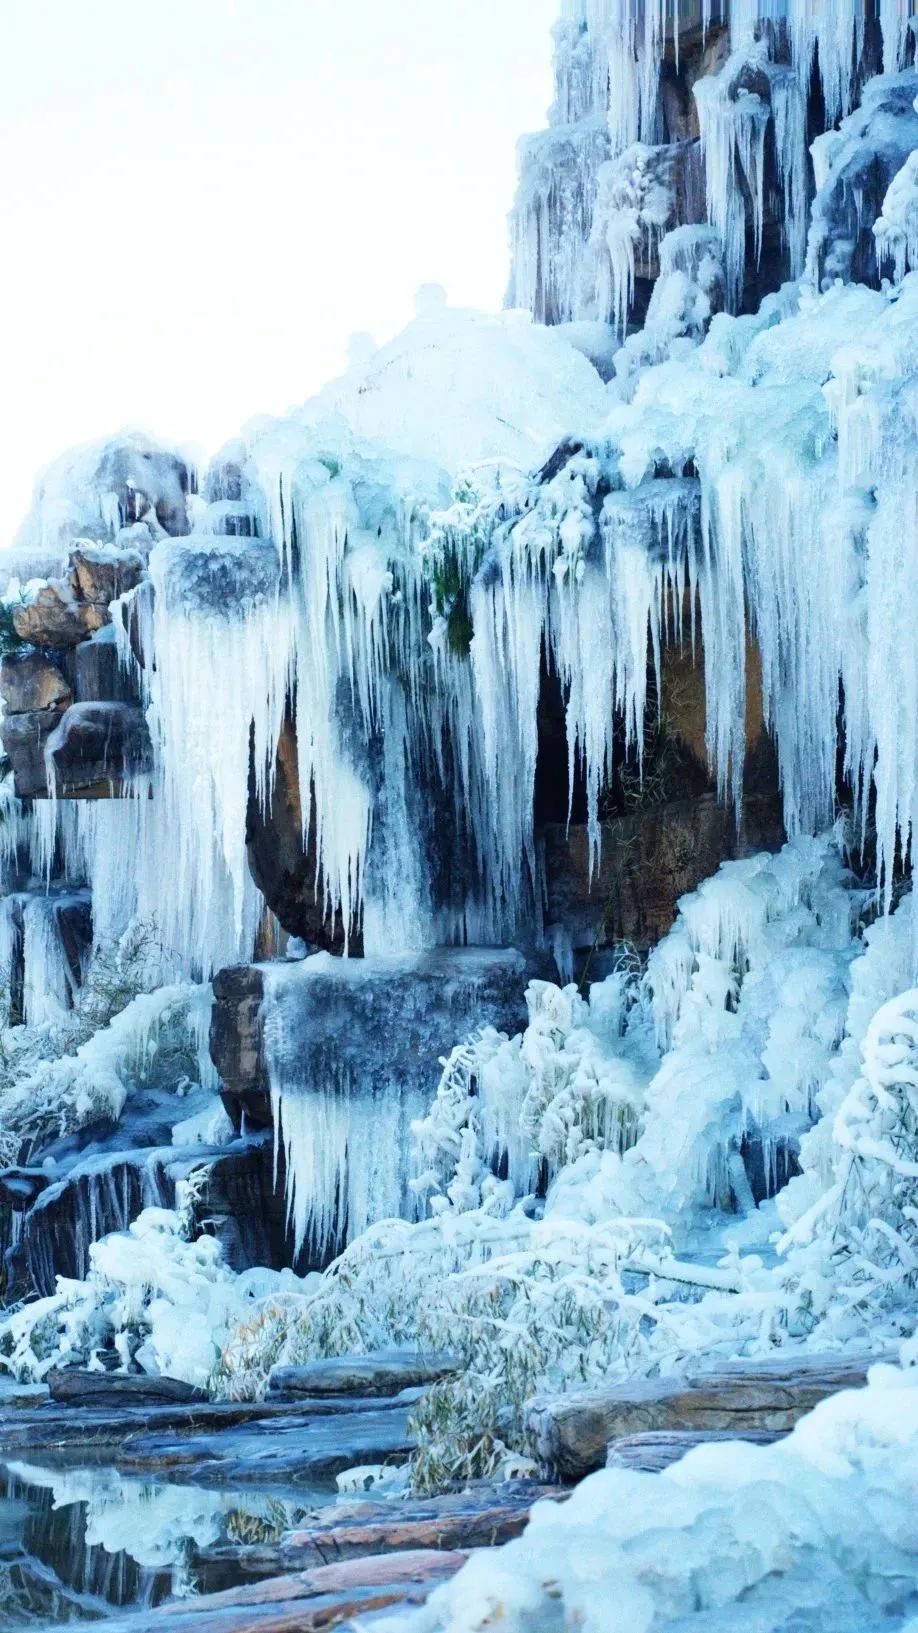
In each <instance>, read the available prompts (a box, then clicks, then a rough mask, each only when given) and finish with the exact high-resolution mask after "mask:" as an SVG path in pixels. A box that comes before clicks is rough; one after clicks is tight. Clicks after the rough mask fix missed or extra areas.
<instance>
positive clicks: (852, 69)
mask: <svg viewBox="0 0 918 1633" xmlns="http://www.w3.org/2000/svg"><path fill="white" fill-rule="evenodd" d="M866 10H867V8H866V7H865V6H864V5H863V4H862V3H861V0H835V3H834V4H832V5H825V6H814V5H813V4H812V0H730V3H729V4H728V3H727V0H720V3H718V0H700V3H699V0H565V4H564V8H563V14H562V19H561V21H560V23H559V24H558V27H557V30H556V97H555V102H554V106H553V108H552V111H551V116H550V120H551V122H550V126H549V129H548V130H547V131H546V132H545V133H543V134H541V135H539V136H536V137H531V138H527V139H526V141H525V142H524V143H523V146H522V183H521V187H520V193H519V198H518V201H517V206H516V210H515V214H514V223H513V244H514V269H513V276H512V279H511V285H510V300H511V304H513V305H516V306H521V307H525V308H526V309H527V310H529V311H531V312H532V313H533V315H534V316H535V317H536V318H537V319H538V320H539V321H541V322H548V323H563V322H568V321H571V320H580V319H599V320H601V321H603V322H605V321H611V322H615V323H616V324H617V325H619V327H620V328H621V329H622V330H623V329H624V325H625V322H626V320H627V314H628V309H629V306H630V300H631V296H632V294H633V282H634V256H635V246H636V244H637V242H638V240H639V239H640V237H641V235H642V234H645V235H646V236H647V238H648V240H649V247H650V248H651V250H656V249H658V247H659V240H660V238H661V237H662V235H663V232H664V231H665V230H666V229H667V228H668V227H673V226H677V225H686V224H688V223H689V222H694V223H700V222H701V221H703V220H704V219H705V218H706V219H707V221H708V222H710V224H711V225H712V226H714V227H715V228H716V229H717V231H718V233H719V235H720V237H721V240H722V245H723V256H724V263H725V268H726V273H727V299H728V304H729V306H730V309H733V310H735V309H736V308H737V305H738V303H739V300H740V298H741V295H742V287H743V265H744V260H745V255H746V224H747V223H746V215H747V205H746V195H747V194H748V198H749V201H750V204H751V210H752V219H753V230H754V236H755V245H756V253H757V255H758V254H760V253H761V248H762V227H763V219H764V209H765V185H766V139H767V138H768V137H769V135H770V137H771V141H772V143H773V148H774V156H775V163H776V169H777V180H778V183H779V185H780V188H781V192H782V194H783V210H782V216H783V235H784V247H785V251H786V258H787V272H788V276H791V277H797V276H799V274H800V273H801V271H802V270H803V261H804V253H805V248H806V220H807V203H808V199H807V188H808V182H807V171H808V160H807V140H808V133H807V99H808V95H809V88H810V81H811V76H812V72H813V68H814V65H815V64H817V63H818V70H819V76H820V81H821V85H822V93H823V100H824V107H825V121H826V128H827V129H831V127H832V126H833V125H834V124H835V123H836V122H837V120H838V119H839V118H841V117H844V116H845V115H846V114H848V113H849V112H850V111H851V108H852V105H853V102H854V99H855V97H856V94H857V89H858V81H859V75H860V74H861V73H862V72H863V71H864V66H865V63H864V58H865V47H866V45H867V23H866ZM879 22H880V30H881V35H882V67H883V70H884V72H886V73H891V72H895V71H896V70H897V69H898V68H899V67H900V66H901V65H902V64H903V62H904V61H905V59H906V55H907V50H908V41H909V33H910V31H911V30H913V29H914V28H915V23H916V19H915V15H914V8H913V7H912V6H911V5H910V3H909V0H883V3H882V4H881V6H880V16H879ZM688 35H694V36H695V39H696V41H697V39H698V37H699V36H700V39H701V42H702V50H703V53H704V55H703V60H702V61H701V62H700V63H699V64H698V65H697V76H698V77H694V78H693V83H692V85H691V91H692V94H693V97H694V103H695V110H694V118H693V119H692V118H689V119H688V121H686V119H685V117H684V116H683V117H682V119H681V121H680V123H679V128H678V130H677V131H673V130H672V129H667V121H666V117H665V113H664V107H663V100H662V95H661V85H662V81H661V69H662V67H663V61H664V55H665V53H666V51H667V49H669V52H670V56H671V58H672V59H674V62H675V67H676V69H677V70H678V68H679V56H680V38H681V39H682V41H683V50H684V49H685V44H686V43H687V42H686V40H685V37H686V36H688ZM705 47H707V50H706V51H705V50H704V48H705ZM877 66H879V64H878V65H877ZM693 74H694V70H693ZM810 134H812V133H810ZM696 138H700V158H701V161H702V164H703V170H704V182H703V187H702V188H701V190H700V191H697V190H694V191H696V194H697V197H696V198H693V197H692V193H693V189H692V187H691V186H689V187H688V188H687V190H686V191H687V194H688V197H687V199H685V200H684V202H687V204H688V207H689V209H690V211H691V212H692V213H691V214H690V215H689V216H688V217H687V218H686V217H683V218H682V219H681V220H679V218H678V217H677V216H676V215H674V210H675V206H676V196H677V192H678V190H679V189H678V184H677V180H676V175H675V171H676V170H678V169H679V168H680V167H682V168H683V169H684V170H685V171H686V172H687V173H689V174H690V173H691V172H692V171H693V169H694V166H695V163H696V159H697V156H698V155H697V149H698V140H697V139H696ZM693 149H694V150H696V151H693ZM642 169H644V170H648V169H649V171H650V173H651V175H652V177H653V179H654V185H653V187H652V188H651V190H650V198H649V200H648V198H647V197H646V194H647V188H646V178H645V177H642V175H641V171H642Z"/></svg>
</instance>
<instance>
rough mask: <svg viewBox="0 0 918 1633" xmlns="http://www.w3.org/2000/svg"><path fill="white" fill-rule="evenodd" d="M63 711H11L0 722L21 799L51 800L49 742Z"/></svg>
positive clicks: (1, 736)
mask: <svg viewBox="0 0 918 1633" xmlns="http://www.w3.org/2000/svg"><path fill="white" fill-rule="evenodd" d="M62 718H63V710H62V709H59V708H56V709H30V710H29V712H28V713H27V714H8V715H7V716H6V717H5V719H4V720H3V722H2V723H0V738H2V741H3V747H4V750H5V752H6V754H7V757H8V758H9V762H10V766H11V768H12V772H13V779H14V784H15V788H16V797H17V799H47V797H48V773H47V770H46V767H45V745H46V744H47V742H48V739H49V738H50V736H51V734H52V732H54V731H56V730H57V727H58V726H59V725H60V723H61V719H62Z"/></svg>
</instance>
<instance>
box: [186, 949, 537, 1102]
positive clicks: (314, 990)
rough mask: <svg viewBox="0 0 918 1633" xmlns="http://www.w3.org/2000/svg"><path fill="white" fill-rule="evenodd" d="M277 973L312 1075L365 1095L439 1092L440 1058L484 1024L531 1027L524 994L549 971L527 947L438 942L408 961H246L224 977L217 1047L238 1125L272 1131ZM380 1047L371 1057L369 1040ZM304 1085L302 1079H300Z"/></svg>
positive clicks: (218, 984)
mask: <svg viewBox="0 0 918 1633" xmlns="http://www.w3.org/2000/svg"><path fill="white" fill-rule="evenodd" d="M267 972H270V986H271V991H272V997H273V1001H274V1002H275V1003H276V1004H277V1005H278V1006H279V1007H280V1008H281V1009H282V1010H283V1016H282V1025H283V1027H284V1029H285V1030H290V1031H291V1032H292V1031H293V1029H295V1031H296V1035H297V1037H298V1038H301V1040H302V1047H301V1049H300V1058H301V1061H302V1067H303V1074H304V1081H303V1082H302V1083H300V1084H299V1085H298V1089H299V1090H300V1091H303V1092H309V1086H310V1085H312V1084H315V1085H317V1086H318V1085H321V1084H322V1083H323V1082H324V1081H332V1080H334V1079H337V1080H339V1081H343V1080H344V1077H345V1076H347V1075H349V1076H351V1077H352V1078H353V1079H354V1081H355V1082H357V1083H359V1084H360V1088H361V1093H365V1094H367V1095H372V1094H374V1093H386V1094H390V1093H397V1092H399V1091H400V1089H402V1088H404V1087H405V1086H406V1085H409V1084H415V1083H417V1084H421V1085H423V1087H424V1090H425V1092H431V1091H432V1090H433V1089H434V1088H435V1087H436V1081H437V1076H438V1073H439V1066H438V1062H439V1060H440V1057H441V1055H444V1054H447V1053H448V1052H449V1050H450V1049H452V1047H453V1045H454V1044H455V1043H456V1042H457V1040H458V1039H460V1038H462V1037H464V1036H465V1035H466V1034H467V1033H468V1031H469V1030H470V1029H471V1028H472V1027H473V1026H494V1027H496V1028H497V1029H498V1030H500V1031H509V1032H515V1031H519V1030H520V1028H521V1026H523V1025H524V1024H525V1018H526V1008H525V1001H524V993H525V989H526V985H527V981H528V980H529V979H530V978H531V977H532V976H533V975H540V974H544V973H546V971H545V970H544V969H543V967H542V966H541V965H535V964H532V963H530V961H528V960H527V959H526V958H524V957H523V955H522V954H521V953H518V952H516V951H514V950H513V949H512V948H508V949H492V948H476V947H462V948H448V947H442V948H433V949H431V950H430V951H428V952H424V953H418V954H411V955H407V956H405V957H403V958H349V959H345V958H332V957H331V956H330V955H329V954H327V953H320V954H317V955H316V956H315V957H313V958H309V959H305V960H303V961H301V962H293V963H288V962H286V961H283V960H280V961H276V962H275V963H274V964H271V965H251V964H249V965H234V966H232V967H230V968H228V969H225V970H220V971H219V972H218V973H217V975H215V977H214V981H213V989H214V1007H213V1012H212V1019H211V1032H210V1052H211V1056H212V1058H213V1061H214V1064H215V1066H216V1068H217V1071H218V1072H219V1074H220V1077H221V1079H222V1082H223V1088H224V1102H225V1104H226V1106H227V1110H228V1111H229V1113H230V1116H231V1117H233V1119H234V1121H235V1123H236V1125H237V1126H240V1125H241V1122H242V1118H243V1116H244V1117H245V1120H246V1124H247V1126H255V1127H262V1128H267V1127H271V1126H272V1117H271V1108H270V1104H269V1082H268V1069H267V1062H266V1058H265V1044H264V1025H263V1000H264V995H265V990H266V974H267ZM374 1037H375V1038H377V1039H378V1040H379V1047H378V1049H376V1050H375V1051H372V1052H368V1050H367V1039H368V1038H374ZM291 1086H292V1087H293V1085H291Z"/></svg>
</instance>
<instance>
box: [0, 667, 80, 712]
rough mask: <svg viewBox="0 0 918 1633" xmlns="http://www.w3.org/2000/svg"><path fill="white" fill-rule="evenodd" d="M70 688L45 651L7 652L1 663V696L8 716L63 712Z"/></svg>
mask: <svg viewBox="0 0 918 1633" xmlns="http://www.w3.org/2000/svg"><path fill="white" fill-rule="evenodd" d="M72 695H73V694H72V692H71V689H70V686H69V685H68V683H67V681H66V680H65V678H64V676H63V674H62V673H61V671H60V669H59V668H58V666H57V664H56V663H54V662H53V661H52V660H51V658H49V657H48V656H47V655H46V654H45V653H44V652H8V653H7V654H6V656H5V657H4V659H3V661H2V663H0V697H2V698H3V701H4V703H5V705H6V712H7V714H8V715H10V714H25V713H28V712H30V711H31V710H33V709H65V708H66V707H67V706H68V704H69V703H70V702H71V701H72Z"/></svg>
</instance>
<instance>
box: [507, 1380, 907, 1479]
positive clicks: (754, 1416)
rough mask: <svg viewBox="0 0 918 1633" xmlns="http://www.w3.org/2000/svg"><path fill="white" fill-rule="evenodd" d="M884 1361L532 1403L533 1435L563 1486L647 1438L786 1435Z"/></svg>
mask: <svg viewBox="0 0 918 1633" xmlns="http://www.w3.org/2000/svg"><path fill="white" fill-rule="evenodd" d="M878 1359H880V1357H879V1356H869V1357H857V1356H851V1355H848V1356H843V1357H838V1356H829V1355H823V1356H798V1357H788V1358H787V1359H786V1360H785V1359H776V1360H774V1361H769V1360H766V1361H763V1362H759V1363H756V1362H754V1361H750V1362H736V1363H734V1364H733V1365H731V1366H728V1367H724V1368H722V1369H721V1370H720V1371H718V1372H710V1373H696V1374H693V1375H687V1376H685V1377H683V1378H659V1379H635V1380H634V1381H632V1382H631V1383H627V1384H619V1385H612V1386H610V1387H608V1388H600V1389H575V1390H571V1391H570V1393H569V1394H567V1395H560V1396H558V1397H557V1398H555V1399H541V1400H536V1401H533V1403H532V1405H531V1406H530V1408H529V1411H528V1430H529V1435H530V1439H531V1442H532V1445H533V1448H534V1452H535V1454H536V1456H537V1457H538V1459H539V1462H540V1463H541V1464H542V1465H543V1466H544V1467H545V1468H548V1469H551V1470H552V1472H553V1474H554V1476H556V1477H557V1478H559V1479H562V1480H580V1479H582V1478H583V1476H584V1475H586V1474H590V1473H592V1472H593V1471H594V1470H595V1469H598V1468H602V1467H603V1466H604V1464H605V1463H606V1459H607V1454H608V1449H609V1447H610V1445H611V1444H612V1443H614V1442H616V1441H621V1440H624V1439H625V1438H626V1437H628V1438H630V1437H631V1436H634V1435H639V1434H640V1435H643V1434H646V1433H647V1432H648V1431H651V1432H656V1433H660V1432H666V1433H670V1432H672V1431H674V1430H675V1431H680V1432H681V1431H683V1430H690V1431H693V1432H695V1433H703V1434H704V1435H705V1436H707V1435H708V1434H709V1433H727V1434H728V1435H729V1436H732V1437H737V1436H738V1437H740V1438H742V1437H743V1436H744V1435H745V1434H746V1433H747V1432H748V1431H750V1430H754V1431H757V1432H760V1433H765V1434H770V1435H779V1434H786V1433H787V1432H788V1431H789V1430H790V1429H792V1428H793V1427H794V1424H795V1423H796V1422H797V1421H798V1419H800V1418H802V1417H803V1416H804V1415H805V1414H806V1413H807V1412H810V1411H812V1408H813V1407H814V1406H816V1405H817V1404H818V1402H819V1401H821V1400H824V1399H825V1398H826V1396H827V1395H833V1394H835V1393H836V1392H837V1391H838V1390H839V1389H857V1388H860V1387H861V1386H862V1385H863V1384H865V1383H866V1381H867V1368H868V1366H869V1365H870V1364H871V1363H872V1362H873V1361H874V1360H878Z"/></svg>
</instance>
